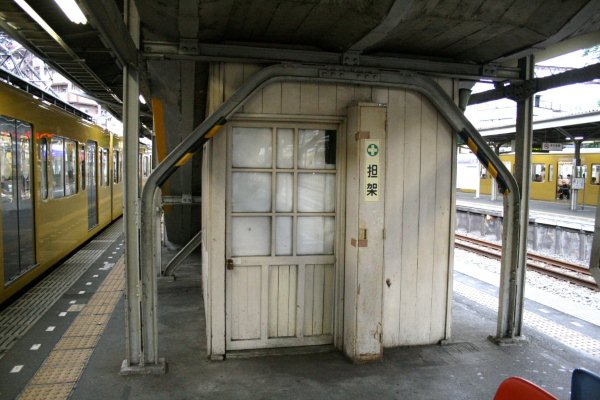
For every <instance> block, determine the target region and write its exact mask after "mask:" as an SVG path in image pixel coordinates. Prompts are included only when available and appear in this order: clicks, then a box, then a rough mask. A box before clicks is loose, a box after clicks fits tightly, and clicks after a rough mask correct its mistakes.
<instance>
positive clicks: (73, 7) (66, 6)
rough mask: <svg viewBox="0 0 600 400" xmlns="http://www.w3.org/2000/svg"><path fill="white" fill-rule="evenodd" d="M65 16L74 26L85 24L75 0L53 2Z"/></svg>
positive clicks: (85, 21) (83, 16) (56, 0)
mask: <svg viewBox="0 0 600 400" xmlns="http://www.w3.org/2000/svg"><path fill="white" fill-rule="evenodd" d="M54 1H55V2H56V4H58V6H59V7H60V9H61V10H62V11H63V12H64V13H65V15H66V16H67V17H68V18H69V19H70V20H71V21H72V22H74V23H76V24H84V25H85V24H87V19H86V18H85V15H83V12H81V9H80V8H79V6H78V5H77V3H75V0H54Z"/></svg>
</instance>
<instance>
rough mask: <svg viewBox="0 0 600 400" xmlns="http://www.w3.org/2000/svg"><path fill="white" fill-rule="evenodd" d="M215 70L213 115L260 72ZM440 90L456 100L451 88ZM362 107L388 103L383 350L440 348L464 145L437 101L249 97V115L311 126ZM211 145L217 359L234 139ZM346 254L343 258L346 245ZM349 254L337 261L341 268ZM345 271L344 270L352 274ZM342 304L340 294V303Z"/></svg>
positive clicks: (384, 92) (318, 89)
mask: <svg viewBox="0 0 600 400" xmlns="http://www.w3.org/2000/svg"><path fill="white" fill-rule="evenodd" d="M211 68H212V69H211V78H210V81H209V93H208V98H209V101H208V113H209V114H210V112H212V111H214V110H215V109H216V108H217V107H218V106H219V105H220V104H221V103H222V102H223V101H224V100H225V99H227V98H228V97H229V96H231V94H232V93H233V92H234V91H235V89H236V88H237V87H239V86H240V85H241V84H242V83H243V82H244V81H245V80H246V79H248V77H249V76H251V75H252V74H253V73H254V72H256V71H258V70H259V69H260V68H261V67H260V66H256V65H242V64H214V65H213V66H212V67H211ZM438 83H439V84H440V85H441V86H442V87H443V88H444V90H445V91H446V92H447V93H448V94H449V95H450V96H452V97H454V98H456V96H455V88H454V85H453V82H452V80H449V79H440V80H438ZM359 101H362V102H374V103H384V104H387V139H386V144H387V157H386V162H387V171H386V176H387V178H386V190H385V240H384V274H383V281H382V282H381V285H382V287H383V334H382V339H383V344H384V346H387V347H389V346H398V345H415V344H425V343H435V342H437V341H439V340H442V339H445V338H448V336H449V334H450V310H451V307H450V305H451V300H450V299H451V286H452V284H451V277H452V274H451V269H452V257H453V241H454V237H453V227H454V226H453V224H454V222H453V220H454V208H453V204H454V191H453V187H454V186H455V185H454V182H455V172H454V171H455V165H456V163H455V161H454V160H455V159H456V154H455V146H456V141H455V135H454V134H453V133H451V130H450V127H449V126H448V124H447V123H446V121H445V120H444V119H443V118H442V117H441V116H440V115H439V113H438V112H437V111H436V110H435V109H434V108H433V106H432V105H431V104H430V103H429V101H427V100H426V99H424V98H423V97H422V96H421V95H420V94H418V93H415V92H411V91H405V90H400V89H393V88H390V89H388V88H379V87H372V88H371V87H363V86H356V85H342V84H316V83H275V84H272V85H269V86H268V87H266V88H264V89H262V90H261V92H260V93H258V94H257V95H255V96H254V97H253V98H252V99H250V101H249V102H248V103H246V105H245V106H244V107H243V109H242V110H241V111H240V115H246V116H249V117H257V116H260V117H264V118H265V119H267V120H268V119H269V118H273V117H274V116H277V118H281V117H282V115H284V116H289V118H290V119H302V120H310V117H315V119H318V118H327V117H342V118H345V117H346V115H347V107H348V106H349V105H350V104H351V103H356V102H359ZM306 118H307V119H306ZM224 131H225V130H223V132H224ZM212 142H213V144H212V148H211V151H212V157H211V161H210V165H211V168H212V172H211V175H210V176H208V175H204V179H203V188H204V190H205V193H208V194H209V198H208V199H206V200H210V203H208V205H206V206H207V207H208V208H207V209H206V210H205V212H203V220H202V226H203V228H202V229H203V230H205V232H206V241H204V242H203V246H205V247H204V249H203V250H204V251H205V252H206V254H205V257H204V262H205V264H204V270H205V271H206V273H207V276H206V279H205V281H206V283H205V285H206V288H205V292H206V293H205V295H204V296H205V300H206V307H207V311H206V313H207V324H208V325H209V327H208V330H207V331H208V332H209V337H208V342H209V343H208V352H209V355H211V356H213V357H218V356H219V355H222V354H224V351H225V339H224V338H225V334H224V330H225V323H224V320H225V286H224V271H225V265H224V263H225V192H226V191H225V188H226V186H225V185H226V182H225V179H224V178H225V176H226V163H225V161H226V154H227V152H226V148H227V144H226V135H224V134H219V135H217V136H216V138H214V139H213V140H212ZM340 178H342V175H340ZM207 185H210V188H209V190H208V191H206V190H207ZM341 193H343V192H341ZM205 204H206V203H205V196H203V207H204V206H205ZM340 217H342V215H340ZM339 237H344V232H340V233H339ZM338 247H339V248H340V250H341V251H343V247H344V246H338ZM343 256H344V255H343V254H338V262H339V260H342V261H343ZM341 264H342V265H338V272H339V271H342V273H343V268H344V265H343V264H344V263H343V262H342V263H341ZM340 281H341V279H340V275H338V282H337V283H336V285H337V287H338V293H340V292H341V291H342V289H343V288H341V284H342V282H340ZM341 299H342V296H336V301H337V302H338V303H339V302H341V301H342V300H341ZM208 308H210V310H208ZM336 310H337V312H338V315H337V316H336V323H337V325H338V326H337V327H336V328H337V329H336V338H338V339H337V340H336V344H337V345H341V341H340V340H339V337H340V334H339V332H340V331H339V330H338V329H339V328H340V324H341V323H342V321H343V315H340V314H342V310H343V308H340V304H337V305H336Z"/></svg>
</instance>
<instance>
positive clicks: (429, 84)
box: [140, 65, 520, 341]
mask: <svg viewBox="0 0 600 400" xmlns="http://www.w3.org/2000/svg"><path fill="white" fill-rule="evenodd" d="M289 81H293V82H323V83H341V84H352V85H361V86H379V87H394V88H403V89H407V90H414V91H416V92H418V93H421V94H422V95H424V96H425V97H426V98H427V99H428V100H429V101H430V102H431V103H432V105H433V106H434V107H435V108H436V109H437V110H438V111H439V112H440V114H441V115H442V116H443V117H444V118H445V119H446V121H447V122H448V123H449V125H450V126H451V127H452V129H453V130H454V132H461V136H464V137H466V138H467V141H468V142H470V144H471V145H472V146H475V147H477V148H478V149H479V152H480V153H481V154H482V155H483V156H485V157H486V158H487V160H489V165H490V166H493V168H494V169H495V171H497V179H498V181H499V182H501V184H502V185H503V188H504V190H503V192H504V207H505V210H506V212H507V214H509V215H514V218H505V219H504V231H507V232H508V231H513V230H514V228H513V225H514V224H516V225H517V226H518V225H519V213H518V210H519V202H520V199H519V187H518V186H517V183H516V181H515V179H514V177H513V176H512V175H511V174H510V172H509V171H508V170H507V169H506V167H505V166H504V164H503V163H502V162H501V161H500V159H499V158H498V156H496V154H495V153H494V152H493V151H492V150H491V149H490V147H489V146H488V145H487V143H486V142H485V140H484V139H483V138H482V137H481V135H480V134H479V132H477V130H476V129H475V128H474V127H473V125H472V124H471V123H470V122H469V121H468V120H467V118H466V117H465V116H464V114H463V113H462V111H461V110H460V109H458V107H457V106H456V105H455V104H454V102H453V101H452V99H451V98H449V97H448V95H447V94H446V93H445V92H444V91H443V90H442V89H441V88H440V86H439V85H438V84H437V83H436V82H435V81H433V80H432V79H430V78H428V77H426V76H424V75H421V74H416V73H411V72H406V71H404V72H388V71H380V70H372V69H369V70H367V69H362V70H360V71H358V70H357V69H356V68H339V67H338V68H331V67H327V66H306V65H274V66H271V67H267V68H264V69H263V70H261V71H259V72H257V73H256V74H254V75H252V76H251V77H250V78H249V79H248V80H247V81H246V82H244V84H243V85H242V86H241V87H240V88H238V90H237V91H236V92H235V93H233V95H232V96H231V97H230V98H229V99H228V100H227V101H225V102H224V103H223V104H222V105H221V106H220V107H219V108H218V109H217V110H216V111H215V112H214V113H213V114H212V115H210V116H209V117H208V118H206V119H205V120H204V121H203V122H202V123H201V124H200V125H199V126H197V127H196V128H195V129H194V130H193V131H192V132H191V133H190V134H189V135H188V136H187V137H186V138H185V139H184V140H183V141H182V142H181V143H180V144H179V145H178V146H177V147H175V148H174V149H173V150H172V151H171V153H169V154H168V155H167V157H166V158H165V159H164V160H163V161H162V162H161V163H160V164H159V165H158V166H157V167H156V169H155V170H154V171H153V172H152V174H150V176H149V177H148V180H147V181H146V185H145V186H144V189H143V192H142V198H141V207H140V212H141V243H140V244H141V254H140V257H141V258H140V261H141V268H142V271H154V270H155V266H153V265H152V260H153V257H152V254H153V249H152V246H153V243H154V240H153V238H152V219H153V216H154V215H153V214H154V208H155V207H156V206H157V204H154V192H155V190H157V188H158V187H160V186H161V185H162V184H164V183H165V181H166V180H167V179H168V178H169V177H170V176H171V175H172V174H173V173H174V172H175V171H176V170H177V168H178V166H179V165H181V164H182V162H183V160H185V159H187V158H189V157H190V155H191V154H193V153H194V151H196V150H197V149H198V148H200V147H201V146H202V145H203V143H205V142H206V141H207V140H209V139H210V138H211V137H213V136H214V135H216V134H217V133H218V132H219V130H220V129H221V128H222V127H223V125H224V124H226V123H227V120H228V119H229V118H231V117H232V116H233V115H234V114H235V113H236V112H237V110H239V109H240V107H242V106H243V105H244V103H245V102H246V101H247V100H248V99H249V98H250V97H251V96H252V95H253V94H254V93H256V92H258V91H260V90H262V89H263V88H264V87H265V86H267V85H269V84H272V83H275V82H289ZM505 215H506V214H505ZM512 245H513V244H512V243H508V242H507V241H506V237H504V238H503V248H504V249H505V250H504V251H503V255H502V259H503V263H504V264H507V261H506V260H505V259H506V257H507V255H506V249H507V248H508V249H509V251H510V248H511V246H512ZM142 276H143V277H144V278H145V279H146V278H147V279H148V280H147V281H143V282H142V285H143V286H146V285H148V286H152V285H156V279H157V278H156V275H154V274H147V273H143V274H142ZM449 296H450V294H449ZM143 329H144V330H148V329H150V328H149V327H147V326H143ZM155 334H156V333H155ZM156 339H157V338H155V341H156Z"/></svg>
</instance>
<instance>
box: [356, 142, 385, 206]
mask: <svg viewBox="0 0 600 400" xmlns="http://www.w3.org/2000/svg"><path fill="white" fill-rule="evenodd" d="M364 146H365V147H364V149H365V150H363V151H364V152H365V153H366V157H365V158H364V159H363V161H362V163H361V164H362V167H361V168H364V169H363V171H364V172H363V174H364V175H363V196H364V199H365V201H368V202H374V201H379V199H380V197H381V189H382V187H381V184H380V181H379V176H380V174H381V173H382V171H381V169H380V168H379V167H380V165H379V140H378V139H372V140H365V144H364ZM363 154H364V153H363Z"/></svg>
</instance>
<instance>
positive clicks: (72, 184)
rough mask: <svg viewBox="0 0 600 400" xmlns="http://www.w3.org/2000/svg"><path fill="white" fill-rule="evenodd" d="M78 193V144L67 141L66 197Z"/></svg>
mask: <svg viewBox="0 0 600 400" xmlns="http://www.w3.org/2000/svg"><path fill="white" fill-rule="evenodd" d="M75 193H77V142H74V141H72V140H65V196H70V195H72V194H75Z"/></svg>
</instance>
